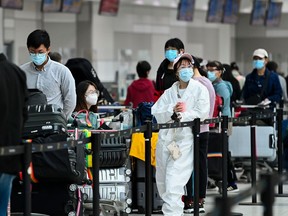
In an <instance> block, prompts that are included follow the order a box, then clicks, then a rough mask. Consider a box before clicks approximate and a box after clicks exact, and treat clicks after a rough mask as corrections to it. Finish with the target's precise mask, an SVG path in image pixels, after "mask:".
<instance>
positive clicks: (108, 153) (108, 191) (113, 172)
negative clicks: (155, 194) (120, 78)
mask: <svg viewBox="0 0 288 216" xmlns="http://www.w3.org/2000/svg"><path fill="white" fill-rule="evenodd" d="M111 107H114V106H111ZM120 107H121V106H120ZM106 108H107V107H106ZM118 108H119V106H118ZM131 114H132V111H131ZM120 115H121V113H120ZM115 118H119V115H118V116H116V117H115ZM125 120H126V119H125V116H124V119H123V121H124V122H125ZM109 121H110V120H109ZM114 122H117V121H114ZM121 124H122V123H121ZM121 124H116V123H115V125H116V126H115V125H114V126H113V127H114V128H113V129H123V125H121ZM108 126H109V127H110V124H109V125H108ZM131 126H132V125H128V126H127V124H126V126H125V127H126V128H127V127H131ZM115 127H119V128H115ZM130 142H131V138H130V137H123V136H119V137H112V138H106V139H104V140H102V142H101V151H100V172H99V183H100V185H99V187H100V188H99V191H100V194H99V196H100V206H99V208H100V210H101V214H102V215H104V216H110V215H113V216H114V215H117V216H120V215H121V216H122V215H128V214H129V213H130V212H131V204H132V193H131V174H132V172H131V165H130V160H129V149H130ZM80 187H81V190H82V192H83V193H85V194H87V197H88V199H87V201H86V202H85V203H84V208H85V215H92V209H93V208H92V207H93V206H92V200H93V191H92V186H91V185H83V186H80Z"/></svg>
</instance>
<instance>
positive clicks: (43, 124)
mask: <svg viewBox="0 0 288 216" xmlns="http://www.w3.org/2000/svg"><path fill="white" fill-rule="evenodd" d="M66 131H67V119H66V116H65V114H64V112H63V110H62V109H61V108H60V107H59V106H57V105H55V104H48V105H30V106H28V119H27V121H26V123H25V124H24V129H23V138H34V137H37V136H40V135H41V136H45V135H49V134H55V133H66Z"/></svg>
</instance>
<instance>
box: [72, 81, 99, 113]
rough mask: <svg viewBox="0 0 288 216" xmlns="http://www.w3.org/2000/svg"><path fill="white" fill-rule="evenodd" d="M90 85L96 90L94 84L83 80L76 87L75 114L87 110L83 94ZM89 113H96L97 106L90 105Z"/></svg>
mask: <svg viewBox="0 0 288 216" xmlns="http://www.w3.org/2000/svg"><path fill="white" fill-rule="evenodd" d="M90 85H92V86H94V87H95V89H97V86H96V85H95V83H93V82H91V81H90V80H84V81H82V82H80V83H79V84H78V85H77V87H76V94H77V103H76V107H75V111H76V112H78V111H80V110H83V109H85V110H88V107H87V103H86V100H85V93H86V91H87V89H88V87H89V86H90ZM89 111H92V112H97V105H92V106H91V107H90V109H89Z"/></svg>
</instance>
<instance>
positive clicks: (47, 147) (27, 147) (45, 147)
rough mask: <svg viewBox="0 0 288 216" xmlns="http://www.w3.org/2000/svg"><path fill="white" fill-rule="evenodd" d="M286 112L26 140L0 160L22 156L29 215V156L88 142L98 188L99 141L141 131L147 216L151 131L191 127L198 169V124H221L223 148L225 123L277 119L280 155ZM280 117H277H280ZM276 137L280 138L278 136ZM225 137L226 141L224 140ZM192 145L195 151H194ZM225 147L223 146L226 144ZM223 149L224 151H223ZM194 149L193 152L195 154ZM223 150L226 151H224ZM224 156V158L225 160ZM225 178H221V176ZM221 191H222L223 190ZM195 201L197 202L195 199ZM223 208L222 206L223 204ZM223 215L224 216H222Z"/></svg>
mask: <svg viewBox="0 0 288 216" xmlns="http://www.w3.org/2000/svg"><path fill="white" fill-rule="evenodd" d="M287 114H288V112H283V110H282V109H277V111H276V112H273V113H265V114H254V115H249V116H243V117H238V118H228V117H227V116H222V117H217V118H212V119H206V120H204V121H203V122H200V120H199V119H195V120H194V121H190V122H175V123H167V124H152V123H151V121H147V124H146V125H142V126H140V127H134V128H130V129H126V130H120V131H112V132H110V131H107V130H106V131H105V132H103V130H91V138H83V139H79V140H69V141H63V142H55V143H48V144H37V145H34V144H31V143H32V142H33V140H31V139H27V140H23V141H22V143H23V145H20V146H9V147H1V148H0V157H1V156H9V155H19V154H24V165H25V166H24V168H23V177H24V179H23V180H24V197H25V199H24V200H25V207H24V215H30V213H31V191H30V172H29V170H28V168H29V164H30V162H31V157H32V156H31V155H32V153H34V152H46V151H55V150H59V149H65V148H69V147H75V146H76V145H85V144H86V143H89V142H91V143H92V158H93V166H92V173H93V176H94V178H93V185H98V186H99V175H97V174H96V173H99V152H100V146H101V140H103V139H107V138H113V137H118V136H124V137H128V136H131V134H132V133H136V132H144V137H145V161H146V163H145V177H146V178H145V195H146V196H145V197H146V199H145V205H146V213H145V215H149V216H150V215H151V214H152V203H150V202H151V200H152V193H151V191H152V188H151V187H152V175H151V166H150V162H151V151H150V150H151V137H152V131H153V130H160V129H170V128H178V127H191V129H192V132H193V135H194V144H195V145H194V157H195V160H194V166H195V167H196V168H197V167H199V158H198V157H197V155H198V153H197V152H198V151H199V133H200V124H210V123H220V122H223V119H224V122H223V124H222V136H224V139H223V140H224V142H223V141H222V142H223V143H222V145H223V146H225V145H226V144H227V143H226V142H227V128H228V122H232V123H238V122H246V123H247V122H250V124H252V123H251V122H252V120H253V121H254V120H255V118H256V119H266V118H273V117H275V116H276V117H277V123H278V124H277V126H278V151H279V149H280V150H282V151H281V152H283V146H282V133H281V130H282V122H281V120H282V119H283V115H287ZM280 115H281V116H280ZM279 135H280V137H279ZM225 137H226V138H225ZM195 146H196V149H195ZM226 147H227V145H226ZM224 149H225V148H224ZM224 149H223V148H222V151H223V152H222V154H223V161H224V159H225V158H226V157H227V153H225V152H224ZM195 150H196V151H195ZM226 150H227V148H226ZM225 155H226V157H225ZM278 162H279V164H280V169H279V168H278V173H279V175H281V174H282V171H283V170H282V155H278ZM222 166H223V167H222V168H224V169H223V173H226V172H225V170H226V169H227V164H226V163H225V162H223V163H222ZM224 176H225V175H224ZM194 178H195V182H194V187H195V191H194V193H195V194H194V197H195V198H196V199H197V197H198V193H199V189H197V188H198V187H199V186H198V184H199V174H198V170H195V171H194ZM225 180H226V181H227V179H225V178H224V179H223V186H225V184H226V185H227V182H226V181H225ZM282 187H283V185H282V186H281V181H279V188H278V189H279V193H282V191H283V189H282ZM223 191H225V190H223ZM98 194H99V187H94V188H93V215H99V214H100V212H99V207H98V206H99V196H98ZM222 196H223V199H227V193H226V195H225V193H224V192H223V193H222ZM195 201H197V200H195ZM197 203H198V202H195V204H196V205H195V211H194V215H199V208H198V206H197ZM223 205H225V204H224V203H223ZM224 215H225V214H224Z"/></svg>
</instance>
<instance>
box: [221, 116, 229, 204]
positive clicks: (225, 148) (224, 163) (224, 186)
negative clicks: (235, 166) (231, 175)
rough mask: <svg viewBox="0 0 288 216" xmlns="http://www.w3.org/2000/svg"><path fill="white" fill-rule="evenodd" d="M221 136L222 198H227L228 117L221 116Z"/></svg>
mask: <svg viewBox="0 0 288 216" xmlns="http://www.w3.org/2000/svg"><path fill="white" fill-rule="evenodd" d="M222 119H223V121H222V124H221V136H222V198H223V199H226V198H227V169H228V168H227V163H228V155H227V153H228V135H227V130H228V116H222Z"/></svg>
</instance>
